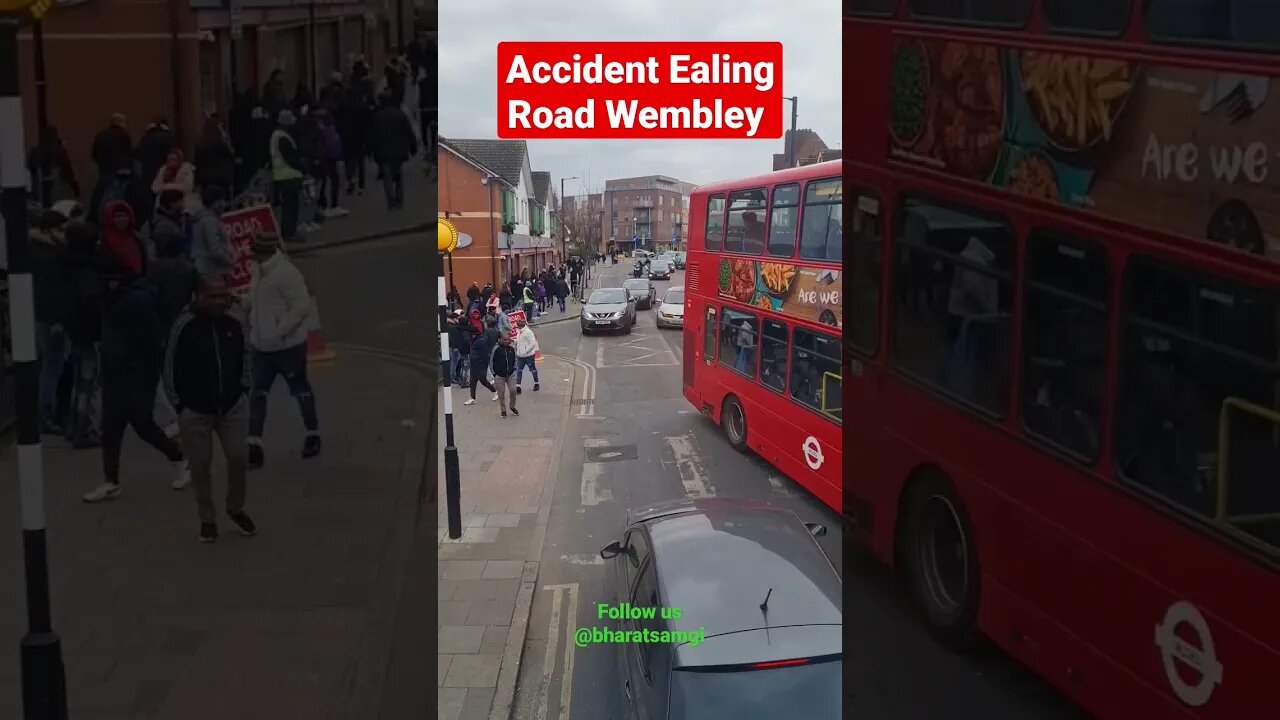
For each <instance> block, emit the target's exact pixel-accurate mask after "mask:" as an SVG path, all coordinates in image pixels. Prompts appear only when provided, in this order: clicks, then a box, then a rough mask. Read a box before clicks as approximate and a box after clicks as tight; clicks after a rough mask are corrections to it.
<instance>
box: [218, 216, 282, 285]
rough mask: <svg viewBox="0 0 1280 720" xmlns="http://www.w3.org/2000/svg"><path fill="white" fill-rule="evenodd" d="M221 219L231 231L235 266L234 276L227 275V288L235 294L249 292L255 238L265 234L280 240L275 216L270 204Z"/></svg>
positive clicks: (223, 224)
mask: <svg viewBox="0 0 1280 720" xmlns="http://www.w3.org/2000/svg"><path fill="white" fill-rule="evenodd" d="M219 220H220V221H221V223H222V228H223V229H224V230H226V231H227V240H228V242H230V243H231V259H232V262H233V263H234V265H233V266H232V270H231V274H230V275H228V276H227V287H228V289H230V290H231V292H234V293H244V292H248V290H249V279H250V277H251V275H252V268H253V238H254V236H255V235H263V234H268V235H275V236H277V237H279V235H280V229H279V226H278V225H276V216H275V213H274V212H272V210H271V206H270V205H258V206H256V207H248V208H244V209H242V210H232V211H231V212H228V213H224V214H223V215H222V216H221V217H219Z"/></svg>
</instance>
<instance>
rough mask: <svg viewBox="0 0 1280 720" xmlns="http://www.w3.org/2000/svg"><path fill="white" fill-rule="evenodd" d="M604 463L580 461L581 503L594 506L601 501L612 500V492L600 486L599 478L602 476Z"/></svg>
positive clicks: (585, 505)
mask: <svg viewBox="0 0 1280 720" xmlns="http://www.w3.org/2000/svg"><path fill="white" fill-rule="evenodd" d="M604 466H605V463H594V462H584V463H582V505H583V507H594V506H596V505H599V504H600V503H603V502H610V501H612V500H613V492H612V491H610V490H609V489H608V488H603V487H600V479H601V478H603V477H604Z"/></svg>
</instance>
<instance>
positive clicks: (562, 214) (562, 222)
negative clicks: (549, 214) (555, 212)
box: [560, 178, 569, 262]
mask: <svg viewBox="0 0 1280 720" xmlns="http://www.w3.org/2000/svg"><path fill="white" fill-rule="evenodd" d="M565 179H566V178H560V262H564V260H565V258H564V231H565V229H566V228H568V227H569V224H568V223H566V222H565V220H567V219H568V218H567V217H566V216H565V212H564V181H565Z"/></svg>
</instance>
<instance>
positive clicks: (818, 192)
mask: <svg viewBox="0 0 1280 720" xmlns="http://www.w3.org/2000/svg"><path fill="white" fill-rule="evenodd" d="M843 202H844V181H843V180H840V179H839V178H837V179H834V180H819V181H817V182H811V183H809V185H808V186H807V187H806V188H805V192H804V217H803V218H801V220H800V257H802V258H804V259H805V260H828V261H830V262H840V258H841V251H842V248H841V232H842V228H841V226H840V221H841V217H842V212H841V203H843Z"/></svg>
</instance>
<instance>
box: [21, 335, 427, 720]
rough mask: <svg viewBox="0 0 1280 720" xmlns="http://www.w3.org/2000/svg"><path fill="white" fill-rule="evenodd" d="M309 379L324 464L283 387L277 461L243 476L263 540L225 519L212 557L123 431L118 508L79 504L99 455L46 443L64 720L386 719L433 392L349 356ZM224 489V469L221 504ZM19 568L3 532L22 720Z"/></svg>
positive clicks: (274, 408)
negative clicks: (66, 704) (304, 455)
mask: <svg viewBox="0 0 1280 720" xmlns="http://www.w3.org/2000/svg"><path fill="white" fill-rule="evenodd" d="M312 375H313V378H312V382H313V384H314V386H315V388H316V394H317V399H318V401H319V402H318V404H319V411H320V419H321V430H322V434H323V436H324V440H325V447H324V451H323V453H322V454H321V455H320V456H319V457H317V458H313V459H309V460H302V459H301V458H300V457H299V449H300V447H301V441H302V428H301V421H300V419H299V414H298V410H297V405H296V404H295V403H294V402H293V399H292V398H291V397H290V396H289V395H287V394H286V391H285V388H284V387H283V384H278V385H277V388H276V392H275V393H274V394H273V396H272V397H271V399H270V412H269V414H268V422H267V432H266V451H267V466H266V467H265V468H264V469H262V470H258V471H254V472H252V473H251V475H250V479H249V482H250V485H249V503H248V507H247V510H248V511H249V512H250V513H251V514H252V515H253V517H254V518H255V520H256V521H257V522H258V524H259V527H260V530H261V531H260V534H259V535H258V536H257V537H254V538H242V537H239V536H237V535H235V534H234V533H233V532H231V531H232V528H231V527H230V525H229V523H226V522H225V521H224V523H223V526H222V528H221V529H222V531H223V532H222V537H221V538H220V539H219V541H218V542H217V543H216V544H214V545H201V544H199V543H197V542H196V533H197V529H198V524H197V520H196V516H195V507H194V505H195V501H194V498H193V496H192V491H191V489H190V488H188V489H187V490H184V491H180V492H178V491H174V490H172V489H170V488H169V485H168V483H169V480H170V477H171V474H170V469H169V467H168V466H167V464H166V463H165V462H164V460H163V458H162V457H160V456H159V455H158V454H157V453H155V452H154V451H153V450H151V449H150V448H147V447H144V446H143V445H142V443H141V442H140V441H138V440H137V439H136V438H135V437H133V436H132V433H130V434H129V437H128V438H127V439H126V445H125V450H124V469H125V475H124V484H125V493H124V495H123V496H122V497H121V498H120V499H118V500H115V501H112V502H109V503H105V504H100V505H86V504H83V503H82V502H81V500H80V494H81V493H83V492H85V491H86V490H87V489H89V488H90V487H92V486H93V485H94V484H96V483H97V482H98V481H99V479H100V477H101V474H100V470H99V467H100V463H101V452H100V451H96V450H83V451H72V450H69V449H65V448H63V447H59V446H57V445H56V444H55V443H50V444H49V445H47V446H46V449H45V476H46V484H47V488H46V505H47V508H48V514H49V542H50V547H49V555H50V565H51V570H52V575H53V582H52V585H53V587H52V592H53V606H54V613H55V622H54V625H55V629H56V631H57V632H58V633H59V634H60V635H61V636H62V640H63V649H64V654H65V658H66V666H67V681H68V686H69V692H68V695H69V698H70V705H71V715H72V717H74V718H101V719H103V720H114V719H116V718H121V719H123V718H132V719H135V720H136V719H138V718H157V719H161V720H203V719H204V718H210V719H211V720H212V719H213V718H218V719H219V720H221V719H222V718H231V717H233V718H238V719H245V720H248V719H257V718H262V719H263V720H266V719H268V718H271V719H278V718H308V719H320V718H356V717H358V718H375V717H378V716H379V712H380V710H381V708H380V704H381V703H382V701H383V692H382V690H383V685H384V684H385V678H386V674H387V656H388V653H389V648H390V645H391V642H392V640H393V637H394V634H395V631H396V629H395V627H394V618H395V617H396V615H397V613H396V604H397V603H398V602H399V589H400V586H401V585H402V584H403V581H404V574H405V572H406V571H407V569H406V568H405V567H404V565H405V557H406V555H407V546H408V536H409V534H410V533H411V532H412V526H413V520H414V513H415V512H416V509H417V508H416V503H417V500H418V498H419V495H420V483H421V478H422V475H423V471H424V470H423V466H424V465H425V464H426V461H427V458H426V457H425V451H426V433H427V431H428V429H429V428H430V426H431V423H430V422H429V420H430V417H429V412H430V401H431V399H432V394H431V393H432V391H433V390H434V386H433V385H432V384H431V381H430V379H429V377H427V376H426V375H424V374H422V373H417V372H413V371H412V370H410V369H404V368H398V367H395V366H391V367H388V366H387V365H385V364H381V363H378V362H376V361H374V360H369V359H361V358H358V357H350V358H344V359H343V361H342V362H340V363H333V364H330V365H325V366H318V367H316V368H314V370H313V373H312ZM372 376H376V377H377V378H378V382H377V383H376V386H373V384H371V383H369V382H368V380H369V378H370V377H372ZM0 475H3V476H4V477H5V478H6V479H8V478H16V477H17V470H16V463H15V461H14V458H13V449H12V447H9V448H0ZM224 477H225V475H224V474H223V470H222V467H221V463H220V462H219V463H216V464H215V497H216V498H217V500H218V504H219V505H221V496H222V492H223V490H222V488H223V487H224V485H223V478H224ZM16 486H17V483H16V482H5V483H0V506H5V507H15V506H16V505H17V497H16V492H17V491H16ZM15 524H16V519H15ZM21 557H22V552H21V549H20V535H19V533H18V532H17V531H16V528H13V527H10V530H9V531H8V532H3V533H0V578H5V580H3V581H2V582H3V583H4V590H5V591H4V592H2V593H0V637H4V638H7V639H8V641H9V644H8V645H7V648H8V649H7V650H5V651H0V717H5V718H13V717H20V716H21V713H20V704H21V700H20V692H19V688H20V682H19V668H18V663H17V658H18V652H17V645H18V639H19V638H20V637H21V636H22V634H23V633H24V632H25V606H24V599H23V592H22V581H21V578H22V567H21V562H22V561H21ZM424 681H425V679H424ZM383 711H384V712H385V710H383ZM384 716H385V715H384ZM392 717H394V715H392Z"/></svg>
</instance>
